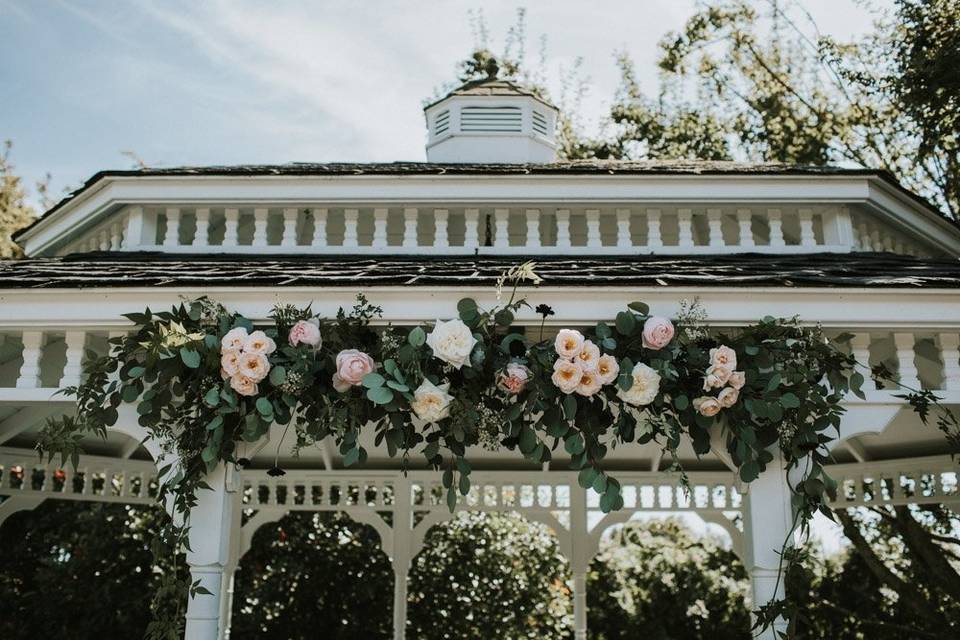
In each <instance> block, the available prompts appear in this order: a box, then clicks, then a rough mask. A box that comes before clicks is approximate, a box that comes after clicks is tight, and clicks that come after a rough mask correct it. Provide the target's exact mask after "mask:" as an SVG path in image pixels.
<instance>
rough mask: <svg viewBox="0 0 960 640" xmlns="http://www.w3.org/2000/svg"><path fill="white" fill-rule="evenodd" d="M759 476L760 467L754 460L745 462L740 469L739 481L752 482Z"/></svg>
mask: <svg viewBox="0 0 960 640" xmlns="http://www.w3.org/2000/svg"><path fill="white" fill-rule="evenodd" d="M759 476H760V465H759V464H758V463H757V461H756V460H747V461H746V462H744V463H743V465H742V466H741V467H740V479H741V480H743V481H744V482H753V481H754V480H756V479H757V478H758V477H759Z"/></svg>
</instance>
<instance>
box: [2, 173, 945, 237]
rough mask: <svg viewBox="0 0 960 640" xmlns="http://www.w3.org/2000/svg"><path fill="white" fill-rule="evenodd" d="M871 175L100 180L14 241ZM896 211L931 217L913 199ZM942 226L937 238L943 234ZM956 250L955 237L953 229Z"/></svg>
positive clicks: (735, 199) (864, 185) (779, 195)
mask: <svg viewBox="0 0 960 640" xmlns="http://www.w3.org/2000/svg"><path fill="white" fill-rule="evenodd" d="M877 182H879V181H878V180H877V179H875V178H872V177H871V176H860V175H856V176H850V175H803V176H798V175H730V174H727V175H651V174H646V175H629V174H619V175H570V174H558V175H494V174H490V175H484V174H473V175H463V176H461V175H456V176H455V175H432V174H431V175H337V176H269V175H267V176H104V177H103V178H101V180H99V181H98V182H96V183H95V184H94V185H91V186H90V187H88V189H87V190H85V191H84V192H83V193H82V194H80V195H78V196H76V198H75V199H74V200H73V201H71V202H68V203H67V204H66V205H64V207H63V208H62V209H60V210H58V211H56V212H55V213H54V214H52V215H50V216H49V217H47V218H46V219H43V220H41V221H40V222H39V223H37V224H36V225H35V226H34V227H33V228H31V229H30V230H28V231H26V232H24V233H23V234H22V236H21V237H20V238H19V239H20V241H21V243H22V244H23V245H24V249H25V250H26V253H27V255H38V254H39V253H41V252H43V251H45V250H47V249H49V248H51V247H53V246H54V245H55V244H57V243H59V242H63V241H66V240H68V239H70V238H71V237H72V235H73V234H74V233H75V232H76V231H78V230H79V229H81V228H82V227H83V226H85V225H87V224H90V223H93V222H95V221H96V219H97V218H100V217H101V216H103V215H105V214H106V213H108V212H110V211H112V210H114V209H116V207H118V206H121V205H138V204H140V205H163V204H171V203H193V204H198V205H203V204H244V205H257V204H270V205H275V206H301V205H302V206H314V205H317V204H338V203H351V204H356V205H362V204H371V205H374V204H384V203H395V204H401V203H402V204H404V205H407V206H416V205H417V204H418V203H423V204H429V203H444V204H459V203H463V204H475V203H489V204H496V203H511V204H523V203H541V204H543V203H551V202H556V203H561V202H562V203H567V204H572V203H590V204H603V203H609V204H618V203H628V202H629V203H650V204H663V203H676V204H695V203H708V204H718V203H768V204H770V205H771V206H775V205H776V204H787V203H833V202H835V203H863V202H867V201H868V200H870V198H871V197H872V193H874V192H876V191H877V190H876V189H875V188H874V187H873V184H874V183H877ZM901 208H902V209H904V210H905V211H906V210H912V211H913V212H914V214H915V215H917V214H919V215H918V216H917V217H919V216H924V217H929V216H930V215H934V214H932V212H929V211H926V210H925V209H924V208H923V207H922V206H921V205H919V204H918V203H913V202H910V201H907V202H905V203H902V205H901ZM943 229H944V228H943V227H941V230H940V231H939V235H944V234H943ZM953 235H954V241H955V242H956V243H957V246H958V247H960V232H958V231H956V230H955V229H954V230H953Z"/></svg>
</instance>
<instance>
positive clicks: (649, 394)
mask: <svg viewBox="0 0 960 640" xmlns="http://www.w3.org/2000/svg"><path fill="white" fill-rule="evenodd" d="M630 375H631V377H632V378H633V383H632V384H631V385H630V388H629V389H627V390H626V391H624V390H623V389H619V388H618V389H617V396H618V397H619V398H620V399H621V400H623V401H624V402H626V403H627V404H629V405H631V406H634V407H643V406H645V405H648V404H650V403H651V402H653V401H654V400H656V399H657V394H658V393H660V374H659V373H657V372H656V370H655V369H653V368H652V367H649V366H647V365H645V364H643V363H642V362H638V363H637V364H635V365H633V371H631V372H630Z"/></svg>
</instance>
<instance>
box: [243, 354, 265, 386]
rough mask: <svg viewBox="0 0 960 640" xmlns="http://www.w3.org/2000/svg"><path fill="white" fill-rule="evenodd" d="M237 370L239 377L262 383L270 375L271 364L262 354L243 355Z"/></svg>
mask: <svg viewBox="0 0 960 640" xmlns="http://www.w3.org/2000/svg"><path fill="white" fill-rule="evenodd" d="M237 368H238V370H239V372H238V375H242V376H246V377H248V378H250V379H251V380H253V381H254V382H260V381H261V380H263V379H264V378H265V377H267V374H268V373H270V362H269V361H268V360H267V356H265V355H263V354H262V353H241V354H240V360H239V363H238V366H237Z"/></svg>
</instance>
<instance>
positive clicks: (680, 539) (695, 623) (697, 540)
mask: <svg viewBox="0 0 960 640" xmlns="http://www.w3.org/2000/svg"><path fill="white" fill-rule="evenodd" d="M587 584H588V589H587V591H588V595H587V599H588V601H589V603H590V615H589V628H590V637H591V638H594V639H595V640H627V639H628V638H651V639H662V640H667V639H674V638H675V639H680V638H683V639H684V640H687V639H689V640H697V639H702V640H748V639H749V638H750V637H751V634H750V616H749V612H748V610H747V607H746V605H745V603H744V597H745V596H746V595H747V593H748V586H749V585H748V582H747V575H746V572H745V570H744V568H743V565H742V564H740V561H739V560H738V559H737V557H736V556H735V555H734V553H733V552H732V551H729V550H727V549H724V548H723V547H722V546H721V545H720V544H719V542H718V541H717V540H715V539H714V538H712V537H710V536H704V537H698V536H696V535H694V534H693V533H692V532H691V531H690V530H689V529H687V528H686V527H685V526H684V525H683V524H682V523H681V522H680V521H678V520H675V519H667V520H647V521H642V522H630V523H628V524H626V525H624V526H623V527H622V528H621V529H619V530H617V531H615V532H614V533H613V535H612V536H611V537H609V538H606V539H604V540H603V541H602V543H601V548H600V552H599V553H598V554H597V556H596V557H595V558H594V560H593V562H592V563H591V566H590V574H589V580H588V583H587ZM824 637H827V636H824ZM831 637H833V636H831Z"/></svg>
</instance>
